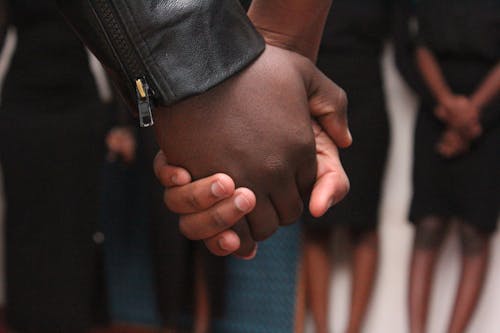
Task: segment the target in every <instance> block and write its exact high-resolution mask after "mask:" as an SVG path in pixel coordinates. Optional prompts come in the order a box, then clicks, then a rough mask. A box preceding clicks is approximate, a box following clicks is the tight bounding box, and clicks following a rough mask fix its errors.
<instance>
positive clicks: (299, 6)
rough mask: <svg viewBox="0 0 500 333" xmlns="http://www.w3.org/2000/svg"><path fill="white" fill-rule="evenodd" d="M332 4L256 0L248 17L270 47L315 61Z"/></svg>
mask: <svg viewBox="0 0 500 333" xmlns="http://www.w3.org/2000/svg"><path fill="white" fill-rule="evenodd" d="M331 4H332V1H331V0H254V1H253V2H252V5H251V6H250V10H249V12H248V15H249V17H250V19H251V20H252V23H253V24H254V25H255V27H256V28H257V30H259V31H260V33H261V34H262V35H263V36H264V39H265V40H266V42H267V43H268V44H271V45H275V46H278V47H281V48H285V49H288V50H292V51H295V52H298V53H300V54H302V55H304V56H306V57H307V58H309V59H311V60H312V61H315V60H316V57H317V54H318V49H319V45H320V43H321V37H322V34H323V28H324V26H325V22H326V18H327V16H328V12H329V10H330V6H331Z"/></svg>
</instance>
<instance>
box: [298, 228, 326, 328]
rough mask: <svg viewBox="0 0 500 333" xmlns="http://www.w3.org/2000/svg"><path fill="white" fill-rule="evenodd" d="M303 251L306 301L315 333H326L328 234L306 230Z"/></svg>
mask: <svg viewBox="0 0 500 333" xmlns="http://www.w3.org/2000/svg"><path fill="white" fill-rule="evenodd" d="M305 234H306V241H305V249H304V257H305V269H306V272H307V273H306V281H307V287H306V292H307V299H308V301H309V302H308V303H309V307H310V309H311V312H312V316H313V319H314V324H315V327H316V333H327V332H328V310H329V306H328V301H329V297H330V292H329V291H330V272H331V270H332V258H331V256H330V246H329V245H330V232H329V231H327V232H325V231H323V230H319V231H318V230H314V231H311V230H307V231H306V233H305Z"/></svg>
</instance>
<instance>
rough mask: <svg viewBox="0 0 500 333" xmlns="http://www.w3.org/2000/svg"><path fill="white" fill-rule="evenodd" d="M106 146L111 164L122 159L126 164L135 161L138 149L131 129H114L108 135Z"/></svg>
mask: <svg viewBox="0 0 500 333" xmlns="http://www.w3.org/2000/svg"><path fill="white" fill-rule="evenodd" d="M106 146H107V148H108V155H107V159H108V161H110V162H113V161H116V160H117V159H118V158H122V159H123V161H124V162H125V163H132V162H133V161H134V160H135V154H136V148H137V147H136V141H135V135H134V132H133V130H132V129H131V128H129V127H113V128H112V129H111V130H110V131H109V133H108V134H107V135H106Z"/></svg>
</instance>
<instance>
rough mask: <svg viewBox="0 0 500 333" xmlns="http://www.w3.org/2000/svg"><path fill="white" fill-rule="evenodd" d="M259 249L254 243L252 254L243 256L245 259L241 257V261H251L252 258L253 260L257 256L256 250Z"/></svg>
mask: <svg viewBox="0 0 500 333" xmlns="http://www.w3.org/2000/svg"><path fill="white" fill-rule="evenodd" d="M258 248H259V244H257V243H255V247H254V248H253V251H252V253H250V254H249V255H248V256H245V257H241V259H244V260H252V259H253V258H255V256H256V255H257V249H258Z"/></svg>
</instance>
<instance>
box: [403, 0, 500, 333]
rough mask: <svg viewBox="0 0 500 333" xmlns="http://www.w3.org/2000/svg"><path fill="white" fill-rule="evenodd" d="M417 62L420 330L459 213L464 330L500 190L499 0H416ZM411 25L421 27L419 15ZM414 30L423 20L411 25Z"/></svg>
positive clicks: (416, 299)
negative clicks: (437, 268)
mask: <svg viewBox="0 0 500 333" xmlns="http://www.w3.org/2000/svg"><path fill="white" fill-rule="evenodd" d="M415 9H416V10H415V17H414V18H413V19H412V20H414V19H416V23H417V26H416V27H417V29H416V31H413V32H414V33H416V39H415V43H414V44H413V45H412V48H413V50H414V57H415V61H416V63H415V64H414V65H415V68H416V69H417V70H413V72H414V74H413V75H411V72H412V70H411V68H410V67H408V66H406V67H404V66H400V69H401V72H402V73H403V75H404V76H405V77H406V79H407V80H408V82H409V83H410V85H412V86H413V87H414V88H415V89H416V91H417V93H418V94H419V96H420V107H419V112H418V116H417V124H416V129H415V142H414V166H413V198H412V202H411V209H410V220H411V222H412V223H413V224H414V225H415V227H416V232H415V237H414V244H413V253H412V260H411V268H410V285H409V314H410V316H409V318H410V329H411V332H412V333H421V332H425V331H426V323H427V317H428V308H429V300H430V291H431V289H432V288H431V286H432V279H433V273H434V270H435V264H436V260H437V258H438V255H439V250H440V248H441V246H442V244H443V241H444V239H445V236H446V234H447V231H448V229H449V226H450V223H451V222H453V221H457V222H458V228H459V232H460V239H461V251H462V252H461V254H462V271H461V276H460V282H459V285H458V289H457V293H456V297H455V303H454V306H453V310H452V312H451V317H450V319H449V325H448V330H447V331H448V332H450V333H460V332H464V331H465V330H466V328H467V325H468V323H469V322H470V319H471V317H472V314H473V312H474V309H475V308H476V305H477V302H478V300H479V298H480V294H481V289H482V286H483V284H484V280H485V277H486V272H487V268H488V262H489V249H490V239H491V235H492V233H493V232H494V231H495V230H496V226H497V219H498V212H499V200H498V198H499V197H500V177H499V176H500V174H499V171H500V155H499V147H500V29H499V26H500V3H499V2H498V1H496V0H480V1H476V0H464V1H438V2H436V1H429V0H419V1H416V3H415ZM409 26H414V25H413V24H411V25H409ZM413 30H415V29H413Z"/></svg>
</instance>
